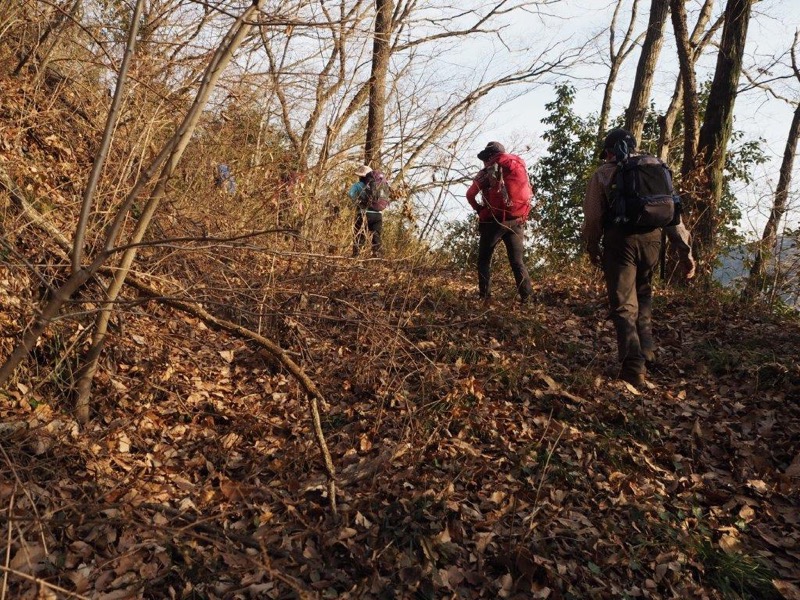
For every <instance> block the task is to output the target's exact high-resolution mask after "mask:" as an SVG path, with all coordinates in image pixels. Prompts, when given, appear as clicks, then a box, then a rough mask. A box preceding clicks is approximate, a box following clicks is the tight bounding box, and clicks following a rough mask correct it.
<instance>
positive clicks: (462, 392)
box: [0, 81, 800, 600]
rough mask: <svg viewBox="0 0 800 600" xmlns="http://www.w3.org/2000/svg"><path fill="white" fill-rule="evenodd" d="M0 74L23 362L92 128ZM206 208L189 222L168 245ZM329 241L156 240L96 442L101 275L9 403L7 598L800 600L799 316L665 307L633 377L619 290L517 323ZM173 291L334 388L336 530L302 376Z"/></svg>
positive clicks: (120, 313)
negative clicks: (95, 343) (84, 396)
mask: <svg viewBox="0 0 800 600" xmlns="http://www.w3.org/2000/svg"><path fill="white" fill-rule="evenodd" d="M3 85H4V86H5V87H4V93H2V94H0V118H2V121H0V123H2V126H3V128H4V136H3V138H2V139H3V146H2V148H0V168H2V172H3V174H4V176H5V179H4V182H5V183H4V186H3V188H2V190H1V191H0V228H1V230H2V234H3V238H2V239H3V250H2V254H1V255H0V258H1V260H0V323H1V324H2V332H3V337H2V339H0V358H5V357H6V356H8V353H9V352H10V351H11V349H12V347H13V345H14V343H15V342H16V341H17V340H18V338H19V335H20V334H21V332H22V331H23V330H24V328H25V327H26V326H27V324H28V323H30V319H31V318H32V317H33V316H34V315H35V309H36V307H37V305H38V303H40V302H41V299H42V298H43V297H44V296H46V294H47V286H48V284H53V283H57V282H58V281H59V279H60V278H63V277H64V273H65V270H66V269H67V268H68V266H67V265H68V262H67V261H66V258H65V255H64V253H63V250H60V249H59V247H58V244H57V243H56V242H55V241H54V233H53V228H55V229H59V230H60V231H61V232H62V233H63V234H64V235H68V234H69V233H70V229H69V228H70V227H71V224H72V223H73V222H74V221H73V218H74V214H75V211H76V206H77V203H76V202H75V201H74V198H75V197H76V196H77V195H79V194H80V190H81V185H80V181H81V180H80V177H81V175H80V174H82V173H85V172H86V169H87V165H88V163H89V160H90V157H91V156H92V147H91V143H90V141H89V140H90V139H93V138H92V136H90V135H88V134H86V135H84V134H80V135H77V134H75V133H74V132H75V131H79V130H81V126H80V125H79V124H76V123H71V122H69V121H68V120H65V119H63V118H62V117H61V113H58V112H52V113H50V112H47V111H45V110H43V108H42V107H41V106H39V107H38V109H39V111H38V113H36V112H34V111H33V110H31V107H30V106H29V104H28V103H29V102H30V98H31V95H29V94H27V93H25V94H22V93H20V92H19V90H18V89H17V88H14V87H13V85H16V84H13V85H12V84H11V83H9V82H7V81H4V82H3ZM57 100H58V97H57V96H55V95H54V96H53V101H54V103H55V102H57ZM74 108H75V107H71V108H70V114H73V115H79V114H80V113H79V112H76V111H75V110H74ZM83 112H84V115H86V113H85V111H83ZM37 115H38V116H37ZM48 115H51V116H50V117H48ZM46 117H47V118H46ZM75 118H76V119H78V120H83V119H84V118H87V119H89V120H90V121H91V115H88V116H85V117H80V118H78V117H75ZM71 132H72V133H71ZM20 197H24V198H26V199H27V200H28V201H29V202H30V203H31V204H32V205H33V206H34V207H35V208H36V209H37V211H38V212H39V213H43V214H44V215H45V217H46V219H47V223H49V225H50V226H51V228H50V229H49V230H47V231H45V230H43V229H42V223H41V222H39V223H38V224H37V222H35V221H34V220H33V216H32V215H33V214H34V213H32V212H31V211H30V210H26V209H25V208H24V206H23V205H22V204H21V203H20V202H19V198H20ZM198 210H199V209H198ZM37 214H38V213H37ZM207 217H208V215H205V216H200V215H199V214H197V213H192V212H189V213H186V212H182V213H179V212H178V211H177V210H173V209H170V210H169V211H167V213H166V215H165V216H164V218H163V219H162V220H161V221H159V223H158V224H157V225H158V232H159V235H160V236H166V237H169V236H170V235H174V234H175V232H176V231H177V230H178V229H179V227H178V226H177V225H176V223H178V224H182V225H185V224H187V223H193V222H196V221H200V220H202V219H207ZM219 218H220V219H222V218H223V217H222V216H221V215H219ZM212 225H213V223H212ZM347 226H348V225H347V224H346V225H345V227H347ZM345 231H347V229H345ZM305 243H306V242H305V241H304V240H303V239H302V238H296V237H288V238H283V237H281V236H275V237H272V238H269V239H268V241H266V242H262V243H259V244H256V243H255V242H252V243H249V242H248V244H247V245H244V244H239V245H237V244H220V245H211V246H209V245H208V242H207V240H206V241H205V242H203V241H202V240H201V241H200V242H199V243H198V244H191V243H186V244H183V245H176V247H173V248H149V249H143V250H142V252H141V254H140V258H139V262H138V263H137V268H138V271H137V276H141V277H142V278H144V279H146V280H147V281H148V282H149V283H150V284H151V285H153V286H155V287H156V288H158V289H160V290H161V292H162V295H163V297H160V298H152V297H149V296H141V295H140V294H139V293H138V292H137V291H136V290H135V289H134V288H128V289H126V291H125V294H124V297H123V298H121V300H120V302H119V303H118V306H117V311H116V313H115V317H114V320H113V321H112V325H113V327H112V330H111V334H110V335H111V339H110V343H109V344H108V345H107V347H106V350H105V353H104V355H103V359H102V362H101V369H100V371H99V372H98V375H97V377H96V378H95V388H94V396H93V399H94V405H93V414H92V416H93V418H92V421H91V422H90V423H89V425H88V426H86V427H80V426H79V425H78V423H77V422H76V421H75V419H74V418H73V408H74V407H73V400H74V399H73V395H72V390H73V387H74V376H75V372H76V369H77V367H78V365H79V361H80V356H81V352H82V351H83V350H85V347H86V344H87V337H86V333H87V331H89V327H90V325H91V322H92V316H93V311H94V309H96V307H97V304H98V302H99V299H100V298H102V296H101V288H99V287H98V286H97V283H96V282H92V283H90V285H88V286H87V287H86V289H85V290H83V291H82V292H81V295H80V296H79V297H77V298H76V299H75V302H74V303H72V304H70V305H69V306H68V308H67V310H66V311H65V318H63V319H61V320H59V321H58V322H57V323H56V324H55V325H54V326H53V327H51V328H50V329H49V330H48V332H47V335H45V336H44V337H43V338H42V339H41V341H40V343H39V345H38V346H37V348H36V349H35V351H34V352H33V353H32V356H31V357H30V358H29V360H27V361H26V362H25V363H24V367H23V368H22V369H20V370H19V371H18V372H17V373H16V374H15V377H14V379H13V380H12V383H11V384H10V385H9V386H8V388H7V389H6V390H4V391H3V398H2V402H0V421H1V422H2V425H0V448H2V462H1V463H0V507H2V513H0V514H2V515H3V518H2V519H0V525H1V530H0V533H1V534H2V536H1V537H2V539H4V540H6V542H7V552H4V553H2V556H3V557H5V558H4V561H3V564H2V570H3V571H4V573H5V574H7V575H8V577H7V579H4V581H3V584H2V585H3V590H4V591H7V597H9V598H37V597H50V598H52V597H83V598H106V599H109V600H110V599H112V598H129V597H130V598H137V597H140V598H171V597H174V598H364V599H368V598H376V599H377V598H496V597H504V598H520V599H521V598H532V597H534V598H535V597H541V598H620V597H644V598H672V597H677V598H690V597H698V598H703V597H707V598H723V597H726V598H734V597H744V598H780V597H785V598H797V597H798V585H800V568H799V567H798V565H800V511H799V510H798V506H799V505H800V502H799V501H800V488H799V485H798V484H800V442H799V441H798V440H800V435H799V432H800V405H798V402H797V398H798V396H800V365H798V361H797V348H798V347H799V346H800V327H798V324H797V322H796V321H793V320H791V319H790V318H788V317H786V318H780V317H777V316H769V315H761V314H758V313H755V312H753V311H752V310H745V309H742V308H740V307H739V306H738V304H736V303H734V302H732V301H728V300H726V299H725V298H724V296H722V295H721V294H720V293H718V292H716V291H714V292H707V291H706V292H701V291H699V290H697V291H696V290H693V289H691V288H690V289H685V290H677V291H676V290H660V291H659V294H658V298H657V301H656V303H655V315H656V327H655V333H656V336H657V339H658V340H659V342H660V344H661V347H660V350H659V353H658V366H657V367H656V368H654V369H653V370H652V373H651V381H652V385H651V386H649V387H648V388H647V389H642V390H634V389H632V388H630V387H628V386H627V385H626V384H623V383H621V382H619V381H618V380H617V379H616V362H615V358H614V352H615V348H614V345H615V344H614V340H613V337H612V333H611V329H610V325H609V324H608V322H607V321H606V320H605V316H606V315H605V305H604V296H603V292H602V288H601V284H600V280H599V277H598V275H597V273H593V272H588V271H587V272H582V271H581V270H580V269H576V271H575V273H572V274H570V275H563V274H558V273H554V272H546V273H538V274H536V275H535V277H534V279H535V293H534V298H533V300H534V301H533V303H532V305H531V306H529V307H526V308H524V309H521V308H519V307H518V306H516V305H515V304H514V302H513V299H512V295H511V290H512V283H511V281H510V276H509V274H508V273H507V272H506V271H507V267H506V265H505V264H504V261H503V260H498V261H497V262H496V265H495V272H496V274H497V283H496V285H497V293H498V295H497V298H496V300H495V304H494V306H493V307H491V308H490V309H484V308H483V307H482V305H481V304H480V303H478V301H477V299H476V294H475V287H476V285H475V276H474V274H473V273H471V272H470V273H459V272H458V271H456V270H454V269H452V268H448V267H445V266H442V263H441V262H437V261H436V260H434V258H432V257H431V256H427V255H424V254H423V253H420V252H419V251H418V250H417V251H410V252H397V253H396V256H397V257H396V258H395V257H394V256H395V255H393V253H390V254H389V258H388V259H387V260H354V259H350V258H349V257H345V256H342V253H343V251H345V248H346V247H345V248H338V249H336V248H333V249H331V248H329V249H328V250H327V251H326V252H319V251H314V252H311V251H308V247H307V246H306V245H304V244H305ZM412 250H413V249H412ZM498 258H502V257H498ZM170 298H178V299H181V300H183V301H184V302H187V303H189V304H195V303H201V304H202V305H203V306H204V307H205V308H206V309H207V310H208V311H209V312H211V313H213V314H215V315H217V316H220V317H224V318H226V319H230V320H233V321H235V322H237V323H239V324H241V325H243V326H246V327H249V328H251V329H253V330H257V331H258V332H259V333H261V334H263V335H265V336H267V337H268V338H270V339H272V340H274V341H275V342H277V343H279V344H280V345H281V347H282V348H284V349H285V351H286V352H287V353H288V356H290V357H291V358H292V359H293V360H294V361H295V362H296V363H298V364H299V365H300V366H302V368H303V369H304V370H305V372H306V373H307V374H308V375H309V377H311V378H312V379H313V380H314V381H315V382H316V384H317V386H319V388H320V390H321V392H322V395H323V396H324V398H325V400H324V402H322V406H321V408H322V426H323V432H324V434H325V437H326V439H327V443H328V446H329V448H330V452H331V455H332V457H333V461H334V465H335V467H336V469H337V484H338V485H337V488H338V498H337V500H338V508H339V517H338V518H335V517H334V515H333V514H332V512H331V509H330V503H329V501H328V498H326V489H327V488H326V485H325V471H324V468H323V464H322V460H321V455H320V451H319V448H318V447H317V445H316V444H315V442H314V438H313V435H312V426H311V418H310V416H309V414H308V404H307V402H306V398H305V395H304V391H303V390H302V388H301V387H300V386H299V385H298V383H297V381H296V380H295V379H294V378H292V377H291V376H290V375H289V374H288V373H287V372H286V371H284V370H283V369H282V368H281V367H280V366H279V365H278V364H277V363H276V362H275V360H274V358H273V357H272V356H270V355H268V354H264V352H263V351H261V350H260V349H259V348H258V347H257V346H256V345H254V344H253V343H252V342H250V341H247V340H245V339H242V338H241V337H237V336H234V335H232V334H231V333H229V332H226V331H220V330H216V329H214V328H213V327H212V326H211V325H209V324H207V323H204V322H203V321H202V320H200V319H199V318H197V317H196V316H193V315H191V314H188V313H187V312H185V311H180V310H178V309H176V308H173V307H172V306H170V305H168V304H166V303H165V300H169V299H170ZM37 594H40V595H39V596H37Z"/></svg>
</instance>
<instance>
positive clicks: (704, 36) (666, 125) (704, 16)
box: [658, 0, 722, 161]
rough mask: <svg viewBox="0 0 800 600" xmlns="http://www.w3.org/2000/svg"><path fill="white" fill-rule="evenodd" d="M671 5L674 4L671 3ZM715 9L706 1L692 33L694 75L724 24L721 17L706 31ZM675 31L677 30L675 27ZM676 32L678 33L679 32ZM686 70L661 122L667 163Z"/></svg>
mask: <svg viewBox="0 0 800 600" xmlns="http://www.w3.org/2000/svg"><path fill="white" fill-rule="evenodd" d="M670 4H672V3H671V2H670ZM680 7H681V9H683V10H684V21H685V20H686V18H685V8H684V5H683V4H681V5H680ZM713 9H714V0H705V2H704V3H703V6H702V8H701V9H700V14H699V15H698V17H697V22H696V23H695V25H694V31H692V36H691V38H690V40H689V42H690V47H691V49H692V52H691V61H690V64H691V70H692V74H693V72H694V65H695V64H697V59H698V57H699V56H700V55H701V54H702V53H703V49H704V48H705V47H706V46H707V45H708V43H709V42H710V41H711V38H712V37H713V35H714V32H716V30H717V29H718V28H719V26H720V25H721V24H722V18H721V17H720V18H719V19H717V21H716V22H715V23H714V24H713V25H712V26H711V27H710V28H709V29H708V31H705V28H706V25H708V22H709V20H711V12H712V11H713ZM671 11H672V18H673V24H674V22H675V21H674V19H675V13H676V11H675V9H671ZM673 29H675V28H674V26H673ZM675 31H676V32H677V30H675ZM675 37H676V39H677V38H678V34H677V33H676V34H675ZM678 43H680V42H678ZM679 52H680V50H679ZM679 58H680V57H679ZM679 63H680V60H679ZM684 70H686V69H684V68H683V67H681V69H680V70H679V73H678V78H677V80H676V81H675V91H674V92H673V93H672V99H671V100H670V103H669V106H668V107H667V111H666V113H664V116H663V117H662V118H661V119H660V121H659V137H658V157H659V158H660V159H661V160H663V161H667V160H668V159H669V154H670V151H671V150H672V141H673V138H674V133H675V122H676V121H677V120H678V114H679V113H680V111H681V109H682V108H683V102H684V91H683V85H684V84H683V75H682V73H683V71H684ZM696 131H697V128H696V126H695V135H696Z"/></svg>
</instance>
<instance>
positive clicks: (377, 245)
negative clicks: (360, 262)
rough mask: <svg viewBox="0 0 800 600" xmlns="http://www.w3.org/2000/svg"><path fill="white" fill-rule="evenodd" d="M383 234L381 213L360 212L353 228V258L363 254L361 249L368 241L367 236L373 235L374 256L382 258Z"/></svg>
mask: <svg viewBox="0 0 800 600" xmlns="http://www.w3.org/2000/svg"><path fill="white" fill-rule="evenodd" d="M365 217H366V218H365ZM382 232H383V215H382V214H381V213H379V212H364V211H358V213H357V214H356V222H355V225H354V227H353V256H358V255H359V253H360V252H361V248H363V247H364V244H365V243H366V241H367V234H371V235H372V256H380V255H381V250H382V246H381V233H382Z"/></svg>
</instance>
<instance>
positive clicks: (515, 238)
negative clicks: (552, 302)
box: [503, 223, 532, 303]
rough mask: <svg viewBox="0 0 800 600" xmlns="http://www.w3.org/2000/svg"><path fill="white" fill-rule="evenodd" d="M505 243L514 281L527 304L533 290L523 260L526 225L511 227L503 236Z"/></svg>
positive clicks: (521, 298) (520, 297)
mask: <svg viewBox="0 0 800 600" xmlns="http://www.w3.org/2000/svg"><path fill="white" fill-rule="evenodd" d="M503 243H504V244H505V246H506V254H507V255H508V262H509V264H510V265H511V271H512V272H513V273H514V281H516V283H517V293H519V299H520V301H521V302H523V303H524V302H527V301H528V298H529V297H530V295H531V292H532V289H531V278H530V275H528V268H527V267H526V266H525V261H524V259H523V257H524V255H525V225H524V224H522V223H515V224H513V225H510V226H509V227H508V229H507V230H506V231H505V233H504V234H503Z"/></svg>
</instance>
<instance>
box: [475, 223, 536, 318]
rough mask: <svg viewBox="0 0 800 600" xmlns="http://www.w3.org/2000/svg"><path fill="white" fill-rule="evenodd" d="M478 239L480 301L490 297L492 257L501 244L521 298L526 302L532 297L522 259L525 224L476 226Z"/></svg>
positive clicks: (486, 224)
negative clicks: (478, 232)
mask: <svg viewBox="0 0 800 600" xmlns="http://www.w3.org/2000/svg"><path fill="white" fill-rule="evenodd" d="M478 230H479V231H480V234H481V237H480V241H479V242H478V291H479V293H480V296H481V298H489V297H490V295H491V283H492V255H493V254H494V249H495V246H497V244H499V243H500V241H501V240H502V241H503V244H505V247H506V254H508V262H509V263H510V264H511V270H512V271H513V273H514V281H516V282H517V291H518V292H519V297H520V299H521V300H522V301H523V302H525V301H526V300H527V299H528V297H529V296H530V295H531V278H530V276H529V275H528V269H527V268H526V267H525V263H524V262H523V260H522V256H523V252H524V249H525V248H524V243H525V225H524V224H523V223H520V222H519V221H517V220H514V221H504V222H502V223H500V222H497V221H492V222H489V223H480V224H479V225H478Z"/></svg>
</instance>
